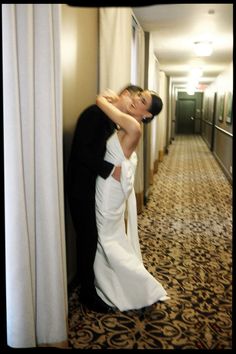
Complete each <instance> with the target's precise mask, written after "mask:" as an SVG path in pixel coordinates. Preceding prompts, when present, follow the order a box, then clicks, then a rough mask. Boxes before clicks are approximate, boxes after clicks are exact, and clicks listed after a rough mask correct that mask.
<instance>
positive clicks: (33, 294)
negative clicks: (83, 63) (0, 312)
mask: <svg viewBox="0 0 236 354" xmlns="http://www.w3.org/2000/svg"><path fill="white" fill-rule="evenodd" d="M60 21H61V20H60V5H58V4H3V5H2V45H3V112H4V186H5V187H4V188H5V239H6V241H5V247H6V306H7V309H6V312H7V344H8V346H10V347H13V348H27V347H36V346H40V345H58V346H62V345H66V341H67V316H68V313H67V312H68V310H67V279H66V259H65V233H64V201H63V172H62V171H63V166H62V107H61V104H62V97H61V70H60Z"/></svg>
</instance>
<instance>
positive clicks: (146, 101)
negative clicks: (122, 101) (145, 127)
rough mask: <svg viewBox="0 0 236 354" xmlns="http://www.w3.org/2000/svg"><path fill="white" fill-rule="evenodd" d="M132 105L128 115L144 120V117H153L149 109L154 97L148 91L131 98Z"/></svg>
mask: <svg viewBox="0 0 236 354" xmlns="http://www.w3.org/2000/svg"><path fill="white" fill-rule="evenodd" d="M131 99H132V104H131V105H130V106H129V111H128V113H129V114H131V115H132V116H133V117H137V118H139V119H142V118H143V117H144V116H145V117H149V116H152V114H151V113H150V112H148V109H149V108H150V107H151V103H152V96H151V93H150V92H149V91H148V90H145V91H142V92H138V93H137V94H135V95H133V96H131Z"/></svg>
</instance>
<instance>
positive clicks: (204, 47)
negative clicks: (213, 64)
mask: <svg viewBox="0 0 236 354" xmlns="http://www.w3.org/2000/svg"><path fill="white" fill-rule="evenodd" d="M212 51H213V48H212V42H210V41H202V42H201V41H199V42H194V52H195V54H196V55H197V56H198V57H208V56H210V55H211V54H212Z"/></svg>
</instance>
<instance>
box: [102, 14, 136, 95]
mask: <svg viewBox="0 0 236 354" xmlns="http://www.w3.org/2000/svg"><path fill="white" fill-rule="evenodd" d="M131 14H132V12H131V8H125V7H110V8H102V7H101V8H100V9H99V90H100V91H103V90H105V89H106V88H110V89H112V90H114V91H116V92H118V91H119V90H121V89H122V88H123V87H125V86H126V85H128V84H129V83H130V80H131V40H132V16H131Z"/></svg>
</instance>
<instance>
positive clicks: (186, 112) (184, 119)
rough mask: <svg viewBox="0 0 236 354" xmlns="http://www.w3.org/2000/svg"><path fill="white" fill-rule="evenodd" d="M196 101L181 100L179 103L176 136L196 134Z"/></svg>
mask: <svg viewBox="0 0 236 354" xmlns="http://www.w3.org/2000/svg"><path fill="white" fill-rule="evenodd" d="M195 112H196V102H195V99H179V100H178V101H177V112H176V113H177V114H176V134H194V133H195Z"/></svg>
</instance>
